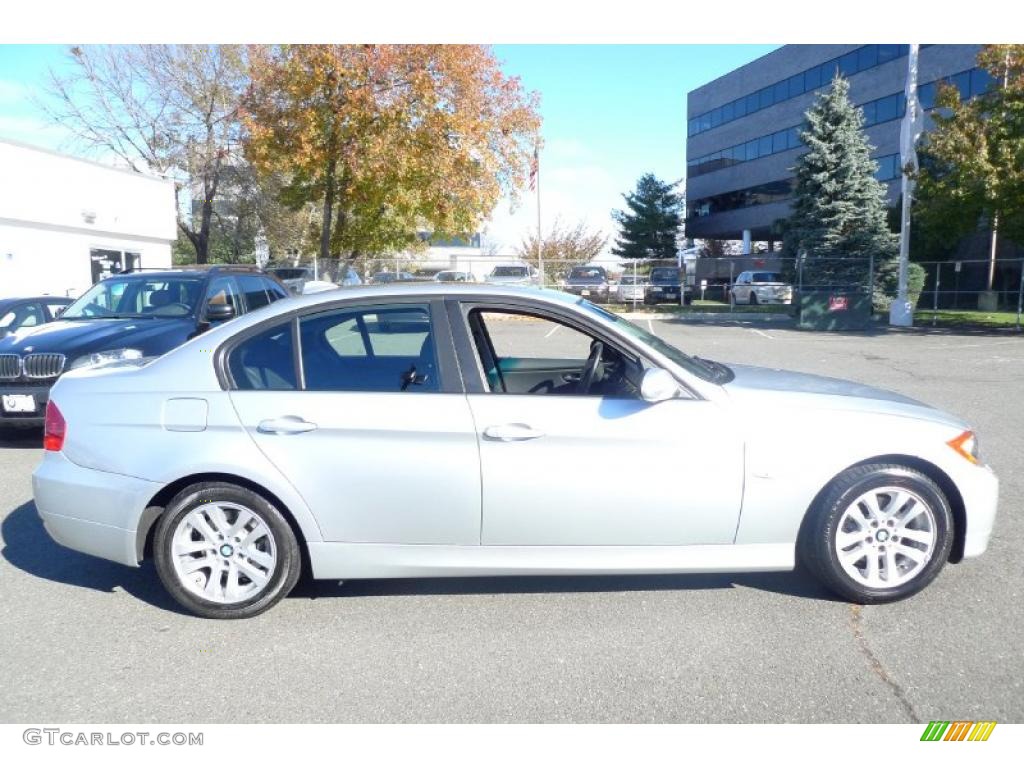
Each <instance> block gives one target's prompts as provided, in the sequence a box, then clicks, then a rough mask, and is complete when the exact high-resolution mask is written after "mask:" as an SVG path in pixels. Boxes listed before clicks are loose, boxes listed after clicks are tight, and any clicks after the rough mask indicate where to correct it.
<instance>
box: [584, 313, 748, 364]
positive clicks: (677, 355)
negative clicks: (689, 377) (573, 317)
mask: <svg viewBox="0 0 1024 768" xmlns="http://www.w3.org/2000/svg"><path fill="white" fill-rule="evenodd" d="M576 304H577V306H579V307H580V308H581V309H583V310H584V311H586V312H589V313H590V314H592V315H597V316H598V317H600V318H602V319H604V320H608V321H609V322H611V323H612V324H613V325H614V326H615V328H616V329H617V330H619V331H621V332H622V333H624V334H626V335H627V336H632V337H633V338H634V339H636V340H638V341H641V342H643V343H644V344H646V345H647V346H649V347H651V348H652V349H654V350H655V351H657V352H659V353H661V354H662V355H664V356H665V357H667V358H668V359H669V360H671V361H672V362H673V363H675V364H676V365H678V366H679V367H680V368H685V369H686V370H687V371H689V372H690V373H692V374H694V375H695V376H699V377H700V378H702V379H704V381H710V382H713V383H715V384H721V383H723V382H725V381H729V380H730V379H731V378H732V375H733V374H732V371H730V370H729V369H728V368H727V367H726V366H724V365H722V364H721V363H715V362H712V361H710V360H702V359H701V358H699V357H690V356H689V355H688V354H686V353H685V352H683V351H682V350H680V349H677V348H676V347H673V346H672V345H671V344H669V343H668V342H667V341H663V340H662V339H661V338H659V337H658V336H655V335H654V334H653V333H650V332H648V331H645V330H644V329H643V328H641V327H640V326H639V325H635V324H633V323H631V322H630V321H629V320H626V319H625V318H624V317H623V316H622V315H616V314H615V313H614V312H609V311H608V310H606V309H603V308H601V307H598V306H596V305H594V304H591V303H590V302H589V301H584V300H582V299H581V300H580V301H578V302H576Z"/></svg>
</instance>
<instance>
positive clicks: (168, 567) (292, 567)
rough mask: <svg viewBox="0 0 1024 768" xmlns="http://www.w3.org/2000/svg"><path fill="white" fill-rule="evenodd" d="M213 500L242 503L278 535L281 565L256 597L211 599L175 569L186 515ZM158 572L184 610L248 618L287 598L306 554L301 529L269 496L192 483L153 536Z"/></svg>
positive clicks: (209, 616) (210, 616) (211, 616)
mask: <svg viewBox="0 0 1024 768" xmlns="http://www.w3.org/2000/svg"><path fill="white" fill-rule="evenodd" d="M211 500H215V501H221V502H226V503H229V504H230V503H235V504H240V505H242V506H244V507H246V508H247V509H248V510H250V511H251V512H253V513H254V514H255V515H257V516H258V517H259V518H260V520H261V521H262V522H263V523H264V524H265V525H266V526H267V527H268V528H269V529H270V531H271V533H273V537H274V542H275V544H276V547H277V564H276V566H275V571H274V572H273V574H272V575H271V577H270V579H269V581H268V582H267V584H266V586H265V587H264V588H263V589H262V590H261V591H260V592H259V593H258V594H256V595H254V596H252V597H250V598H248V599H246V600H242V601H239V602H237V603H218V602H214V601H211V600H205V599H203V598H201V597H199V596H198V595H196V594H194V593H192V592H191V591H189V590H188V589H186V588H185V587H184V586H183V585H182V584H181V582H180V581H179V578H178V575H177V573H176V571H175V568H174V562H173V557H172V551H171V550H172V546H173V537H174V531H175V529H176V528H177V526H178V523H179V522H180V521H181V519H182V518H183V517H185V516H186V515H188V514H189V513H190V512H192V511H193V510H194V509H195V508H196V507H199V506H202V505H204V504H207V503H209V502H210V501H211ZM153 554H154V559H155V561H156V571H157V574H159V576H160V581H162V582H163V585H164V587H165V588H166V589H167V591H168V592H169V593H170V594H171V597H173V598H174V599H175V600H176V601H177V602H178V603H179V604H180V605H181V606H182V607H183V608H185V609H186V610H188V611H190V612H191V613H194V614H196V615H197V616H201V617H203V618H206V619H247V618H250V617H252V616H257V615H259V614H261V613H263V612H264V611H266V610H269V609H270V608H271V607H273V606H274V605H275V604H276V603H277V602H278V601H279V600H281V599H282V598H284V597H285V596H286V595H287V594H288V593H289V592H291V591H292V588H293V587H294V586H295V584H296V582H297V581H298V580H299V575H300V574H301V572H302V555H301V551H300V550H299V543H298V541H297V540H296V538H295V533H294V531H292V528H291V526H290V525H289V524H288V521H287V520H286V519H285V518H284V516H283V515H282V514H281V513H280V512H279V511H278V510H277V508H276V507H274V505H273V504H271V503H270V502H269V501H267V499H265V498H263V496H261V495H259V494H258V493H255V492H253V491H250V490H249V489H248V488H243V487H241V486H238V485H233V484H231V483H221V482H216V483H199V484H196V485H191V486H189V487H188V488H186V489H185V490H183V491H181V493H179V494H178V495H177V496H175V497H174V498H173V499H171V501H170V503H169V504H168V505H167V508H166V510H165V511H164V513H163V515H161V516H160V520H159V521H158V523H157V529H156V535H155V537H154V540H153Z"/></svg>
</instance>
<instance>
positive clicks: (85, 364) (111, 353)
mask: <svg viewBox="0 0 1024 768" xmlns="http://www.w3.org/2000/svg"><path fill="white" fill-rule="evenodd" d="M141 358H142V350H141V349H130V348H123V349H108V350H106V351H104V352H93V353H92V354H91V355H83V356H82V357H79V358H76V359H75V361H74V362H73V363H71V365H70V366H68V370H71V371H73V370H74V369H75V368H92V367H93V366H96V365H106V364H107V363H118V362H121V361H122V360H140V359H141Z"/></svg>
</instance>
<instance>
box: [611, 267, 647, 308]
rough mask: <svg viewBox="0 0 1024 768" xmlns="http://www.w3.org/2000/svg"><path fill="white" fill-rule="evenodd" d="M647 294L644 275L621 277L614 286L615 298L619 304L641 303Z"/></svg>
mask: <svg viewBox="0 0 1024 768" xmlns="http://www.w3.org/2000/svg"><path fill="white" fill-rule="evenodd" d="M646 293H647V277H646V276H645V275H636V276H634V275H628V274H626V275H623V276H622V277H620V278H619V282H618V285H616V286H615V297H616V299H618V300H619V301H621V302H628V301H643V300H644V296H646Z"/></svg>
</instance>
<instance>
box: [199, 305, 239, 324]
mask: <svg viewBox="0 0 1024 768" xmlns="http://www.w3.org/2000/svg"><path fill="white" fill-rule="evenodd" d="M234 316H235V308H234V307H233V306H231V305H230V304H208V305H207V306H206V319H207V320H208V321H209V322H211V323H219V322H220V321H222V320H230V319H231V318H232V317H234Z"/></svg>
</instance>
